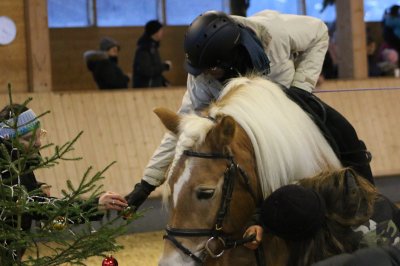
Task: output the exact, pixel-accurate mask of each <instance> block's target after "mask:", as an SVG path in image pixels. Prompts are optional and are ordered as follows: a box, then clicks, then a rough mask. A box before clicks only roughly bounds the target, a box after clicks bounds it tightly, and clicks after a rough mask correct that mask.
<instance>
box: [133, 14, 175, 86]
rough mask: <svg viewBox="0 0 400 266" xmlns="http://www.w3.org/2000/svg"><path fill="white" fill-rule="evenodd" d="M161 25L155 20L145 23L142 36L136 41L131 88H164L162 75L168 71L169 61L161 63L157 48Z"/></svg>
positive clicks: (165, 80) (161, 31)
mask: <svg viewBox="0 0 400 266" xmlns="http://www.w3.org/2000/svg"><path fill="white" fill-rule="evenodd" d="M163 34H164V30H163V25H162V24H161V23H160V22H159V21H157V20H151V21H149V22H147V23H146V25H145V28H144V33H143V35H142V36H141V37H140V38H139V40H138V41H137V48H136V52H135V58H134V61H133V87H134V88H145V87H166V86H168V85H169V83H168V81H167V79H166V78H165V77H164V76H163V75H162V73H163V72H164V71H167V70H170V68H171V62H170V61H164V62H163V61H161V57H160V53H159V51H158V48H159V46H160V42H161V40H162V38H163Z"/></svg>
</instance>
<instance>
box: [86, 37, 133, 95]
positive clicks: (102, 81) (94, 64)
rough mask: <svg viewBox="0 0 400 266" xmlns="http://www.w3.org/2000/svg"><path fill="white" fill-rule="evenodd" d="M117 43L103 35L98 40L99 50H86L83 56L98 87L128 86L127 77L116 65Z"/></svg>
mask: <svg viewBox="0 0 400 266" xmlns="http://www.w3.org/2000/svg"><path fill="white" fill-rule="evenodd" d="M119 50H120V46H119V44H118V43H117V42H116V41H115V40H113V39H111V38H109V37H105V38H103V39H102V40H101V41H100V51H93V50H90V51H87V52H85V53H84V58H85V61H86V65H87V67H88V69H89V70H90V71H91V72H92V74H93V78H94V80H95V81H96V84H97V86H98V87H99V89H121V88H128V83H129V77H128V76H127V75H125V74H124V72H123V71H122V70H121V68H120V67H119V66H118V53H119Z"/></svg>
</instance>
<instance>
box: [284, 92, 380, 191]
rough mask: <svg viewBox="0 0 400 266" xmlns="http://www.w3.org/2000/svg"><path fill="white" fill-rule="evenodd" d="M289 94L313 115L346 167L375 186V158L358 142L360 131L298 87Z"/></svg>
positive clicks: (361, 142)
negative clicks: (373, 164)
mask: <svg viewBox="0 0 400 266" xmlns="http://www.w3.org/2000/svg"><path fill="white" fill-rule="evenodd" d="M285 91H286V93H287V95H288V96H289V98H291V99H292V100H293V101H294V102H296V103H297V104H299V106H300V107H301V108H302V109H303V110H304V111H305V112H307V113H309V114H310V115H311V117H312V118H313V120H314V121H315V123H316V124H317V125H318V127H319V128H320V129H321V131H322V132H323V134H324V136H325V138H326V139H327V141H328V142H329V143H330V144H331V146H332V148H333V150H334V151H335V153H336V155H337V156H338V158H339V160H340V161H341V163H342V165H343V166H345V167H351V168H352V169H354V170H355V171H356V172H357V173H358V174H360V175H361V176H363V177H364V178H365V179H367V180H368V181H369V182H371V183H372V184H374V178H373V176H372V171H371V167H370V164H369V163H370V161H371V154H370V153H369V152H368V150H367V148H366V146H365V144H364V142H363V141H362V140H360V139H359V138H358V136H357V133H356V130H355V129H354V127H353V126H352V125H351V124H350V122H349V121H348V120H347V119H346V118H345V117H344V116H343V115H341V114H340V113H339V112H338V111H336V110H335V109H333V108H332V107H330V106H329V105H328V104H326V103H324V102H323V101H322V100H321V99H319V98H318V97H317V96H315V95H314V94H312V93H309V92H306V91H304V90H302V89H298V88H294V87H292V88H290V89H285Z"/></svg>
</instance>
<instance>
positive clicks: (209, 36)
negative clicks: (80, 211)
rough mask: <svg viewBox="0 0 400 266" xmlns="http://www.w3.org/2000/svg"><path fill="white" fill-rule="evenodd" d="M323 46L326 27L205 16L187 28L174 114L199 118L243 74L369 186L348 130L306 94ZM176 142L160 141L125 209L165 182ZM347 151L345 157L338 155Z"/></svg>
mask: <svg viewBox="0 0 400 266" xmlns="http://www.w3.org/2000/svg"><path fill="white" fill-rule="evenodd" d="M328 43H329V35H328V29H327V26H326V25H325V23H324V22H323V21H321V20H319V19H317V18H313V17H309V16H299V15H289V14H280V13H278V12H276V11H272V10H265V11H262V12H259V13H257V14H255V15H253V16H251V17H239V16H228V15H226V14H225V13H223V12H218V11H207V12H205V13H203V14H201V15H200V16H198V17H197V18H196V19H195V20H194V21H193V22H192V23H191V24H190V26H189V28H188V30H187V32H186V35H185V41H184V49H185V53H186V61H185V69H186V70H187V72H188V78H187V91H186V93H185V95H184V97H183V100H182V106H181V107H180V109H179V111H178V112H179V113H190V112H198V111H201V110H203V109H204V108H206V107H208V105H209V104H210V102H211V101H213V100H215V99H217V98H218V96H219V94H220V91H221V89H222V87H223V85H224V83H225V82H226V81H227V80H228V79H230V78H234V77H237V76H239V75H245V74H246V73H249V72H252V73H257V74H259V75H263V76H265V78H268V79H270V80H272V81H274V82H276V83H278V84H280V85H281V86H282V87H283V89H285V91H286V92H287V93H288V96H289V97H291V98H292V99H293V100H294V101H296V102H298V103H299V104H300V106H302V107H303V109H305V111H308V112H309V113H311V114H312V115H313V116H315V117H316V120H317V122H319V124H320V126H322V127H329V129H330V131H326V132H325V131H324V130H323V131H324V132H325V133H326V136H327V139H328V140H329V141H330V143H331V144H332V145H333V146H334V150H335V151H336V154H337V155H338V156H339V157H341V155H342V153H343V157H342V158H340V159H341V161H342V163H343V164H344V165H345V166H347V165H350V166H356V165H362V167H360V169H356V170H358V171H359V172H360V174H362V175H364V176H367V179H369V180H370V181H371V182H372V183H373V179H372V174H371V170H370V168H369V156H368V152H367V151H366V148H365V145H364V144H363V142H362V141H360V140H359V139H358V137H357V134H356V132H355V130H354V128H353V127H352V126H351V125H350V123H349V122H348V121H347V120H346V119H345V118H344V117H343V116H341V115H340V114H339V113H338V112H336V111H335V110H334V109H332V108H331V107H329V106H327V105H326V104H324V103H323V102H321V101H320V100H319V99H318V98H316V97H315V96H314V95H313V94H312V91H313V89H314V87H315V85H316V83H317V80H318V77H319V75H320V72H321V69H322V64H323V61H324V57H325V54H326V52H327V49H328ZM329 132H333V133H332V134H331V133H329ZM332 135H333V136H332ZM176 141H177V139H176V137H175V136H174V135H173V134H172V133H166V135H165V136H164V138H163V140H162V142H161V144H160V146H159V147H158V149H157V150H156V151H155V153H154V154H153V156H152V158H151V159H150V161H149V163H148V165H147V166H146V169H145V170H144V175H143V178H142V180H141V182H140V183H138V184H136V185H135V188H134V190H133V191H132V192H131V193H130V194H129V195H127V196H126V199H127V200H128V203H129V205H131V206H134V208H135V209H136V208H138V207H139V206H140V205H141V204H142V203H143V202H144V201H145V200H146V198H147V197H148V195H149V194H150V193H151V192H152V191H153V190H154V189H155V188H156V187H157V186H159V185H161V184H162V183H163V182H164V178H165V177H164V176H165V172H166V170H167V168H168V166H169V164H170V163H171V162H172V159H173V156H174V151H175V145H176ZM349 151H351V153H352V155H348V154H345V153H346V152H349ZM344 157H346V158H344ZM347 157H349V158H347ZM354 157H356V158H354ZM355 168H356V167H355ZM361 168H362V169H361Z"/></svg>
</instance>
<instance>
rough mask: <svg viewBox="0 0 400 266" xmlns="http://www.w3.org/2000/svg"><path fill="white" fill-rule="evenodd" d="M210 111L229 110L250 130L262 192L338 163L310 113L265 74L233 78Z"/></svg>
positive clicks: (214, 113)
mask: <svg viewBox="0 0 400 266" xmlns="http://www.w3.org/2000/svg"><path fill="white" fill-rule="evenodd" d="M209 113H210V115H211V116H217V115H220V114H225V115H230V116H232V117H233V118H235V120H236V121H237V122H238V123H239V124H240V125H241V126H242V128H243V129H244V130H245V131H246V133H247V135H248V136H249V138H250V140H251V142H252V144H253V148H254V151H255V154H256V159H257V168H258V174H259V177H260V182H261V184H262V190H263V193H264V196H267V195H269V194H270V193H271V192H272V191H274V190H275V189H277V188H279V187H280V186H282V185H286V184H288V183H291V182H293V181H294V180H297V179H300V178H304V177H309V176H312V175H314V174H315V173H317V172H319V171H321V170H323V169H327V168H338V167H340V162H339V160H338V159H337V157H336V156H335V154H334V152H333V150H332V149H331V147H330V146H329V144H328V143H327V141H326V140H325V138H324V137H323V136H322V134H321V133H320V130H319V129H318V128H317V126H316V125H315V123H314V122H313V121H312V119H311V118H310V117H309V116H308V115H307V114H306V113H305V112H304V111H303V110H301V108H300V107H299V106H298V105H297V104H295V103H294V102H292V101H291V100H290V99H289V98H288V97H286V95H285V93H284V91H283V90H282V89H281V88H280V87H279V86H278V85H277V84H275V83H273V82H271V81H269V80H266V79H265V78H262V77H256V76H250V77H240V78H235V79H232V80H231V81H230V82H229V83H228V84H227V85H226V86H225V88H224V90H223V91H222V93H221V95H220V97H219V99H218V101H216V102H215V103H214V104H213V105H212V106H211V108H210V110H209Z"/></svg>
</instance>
